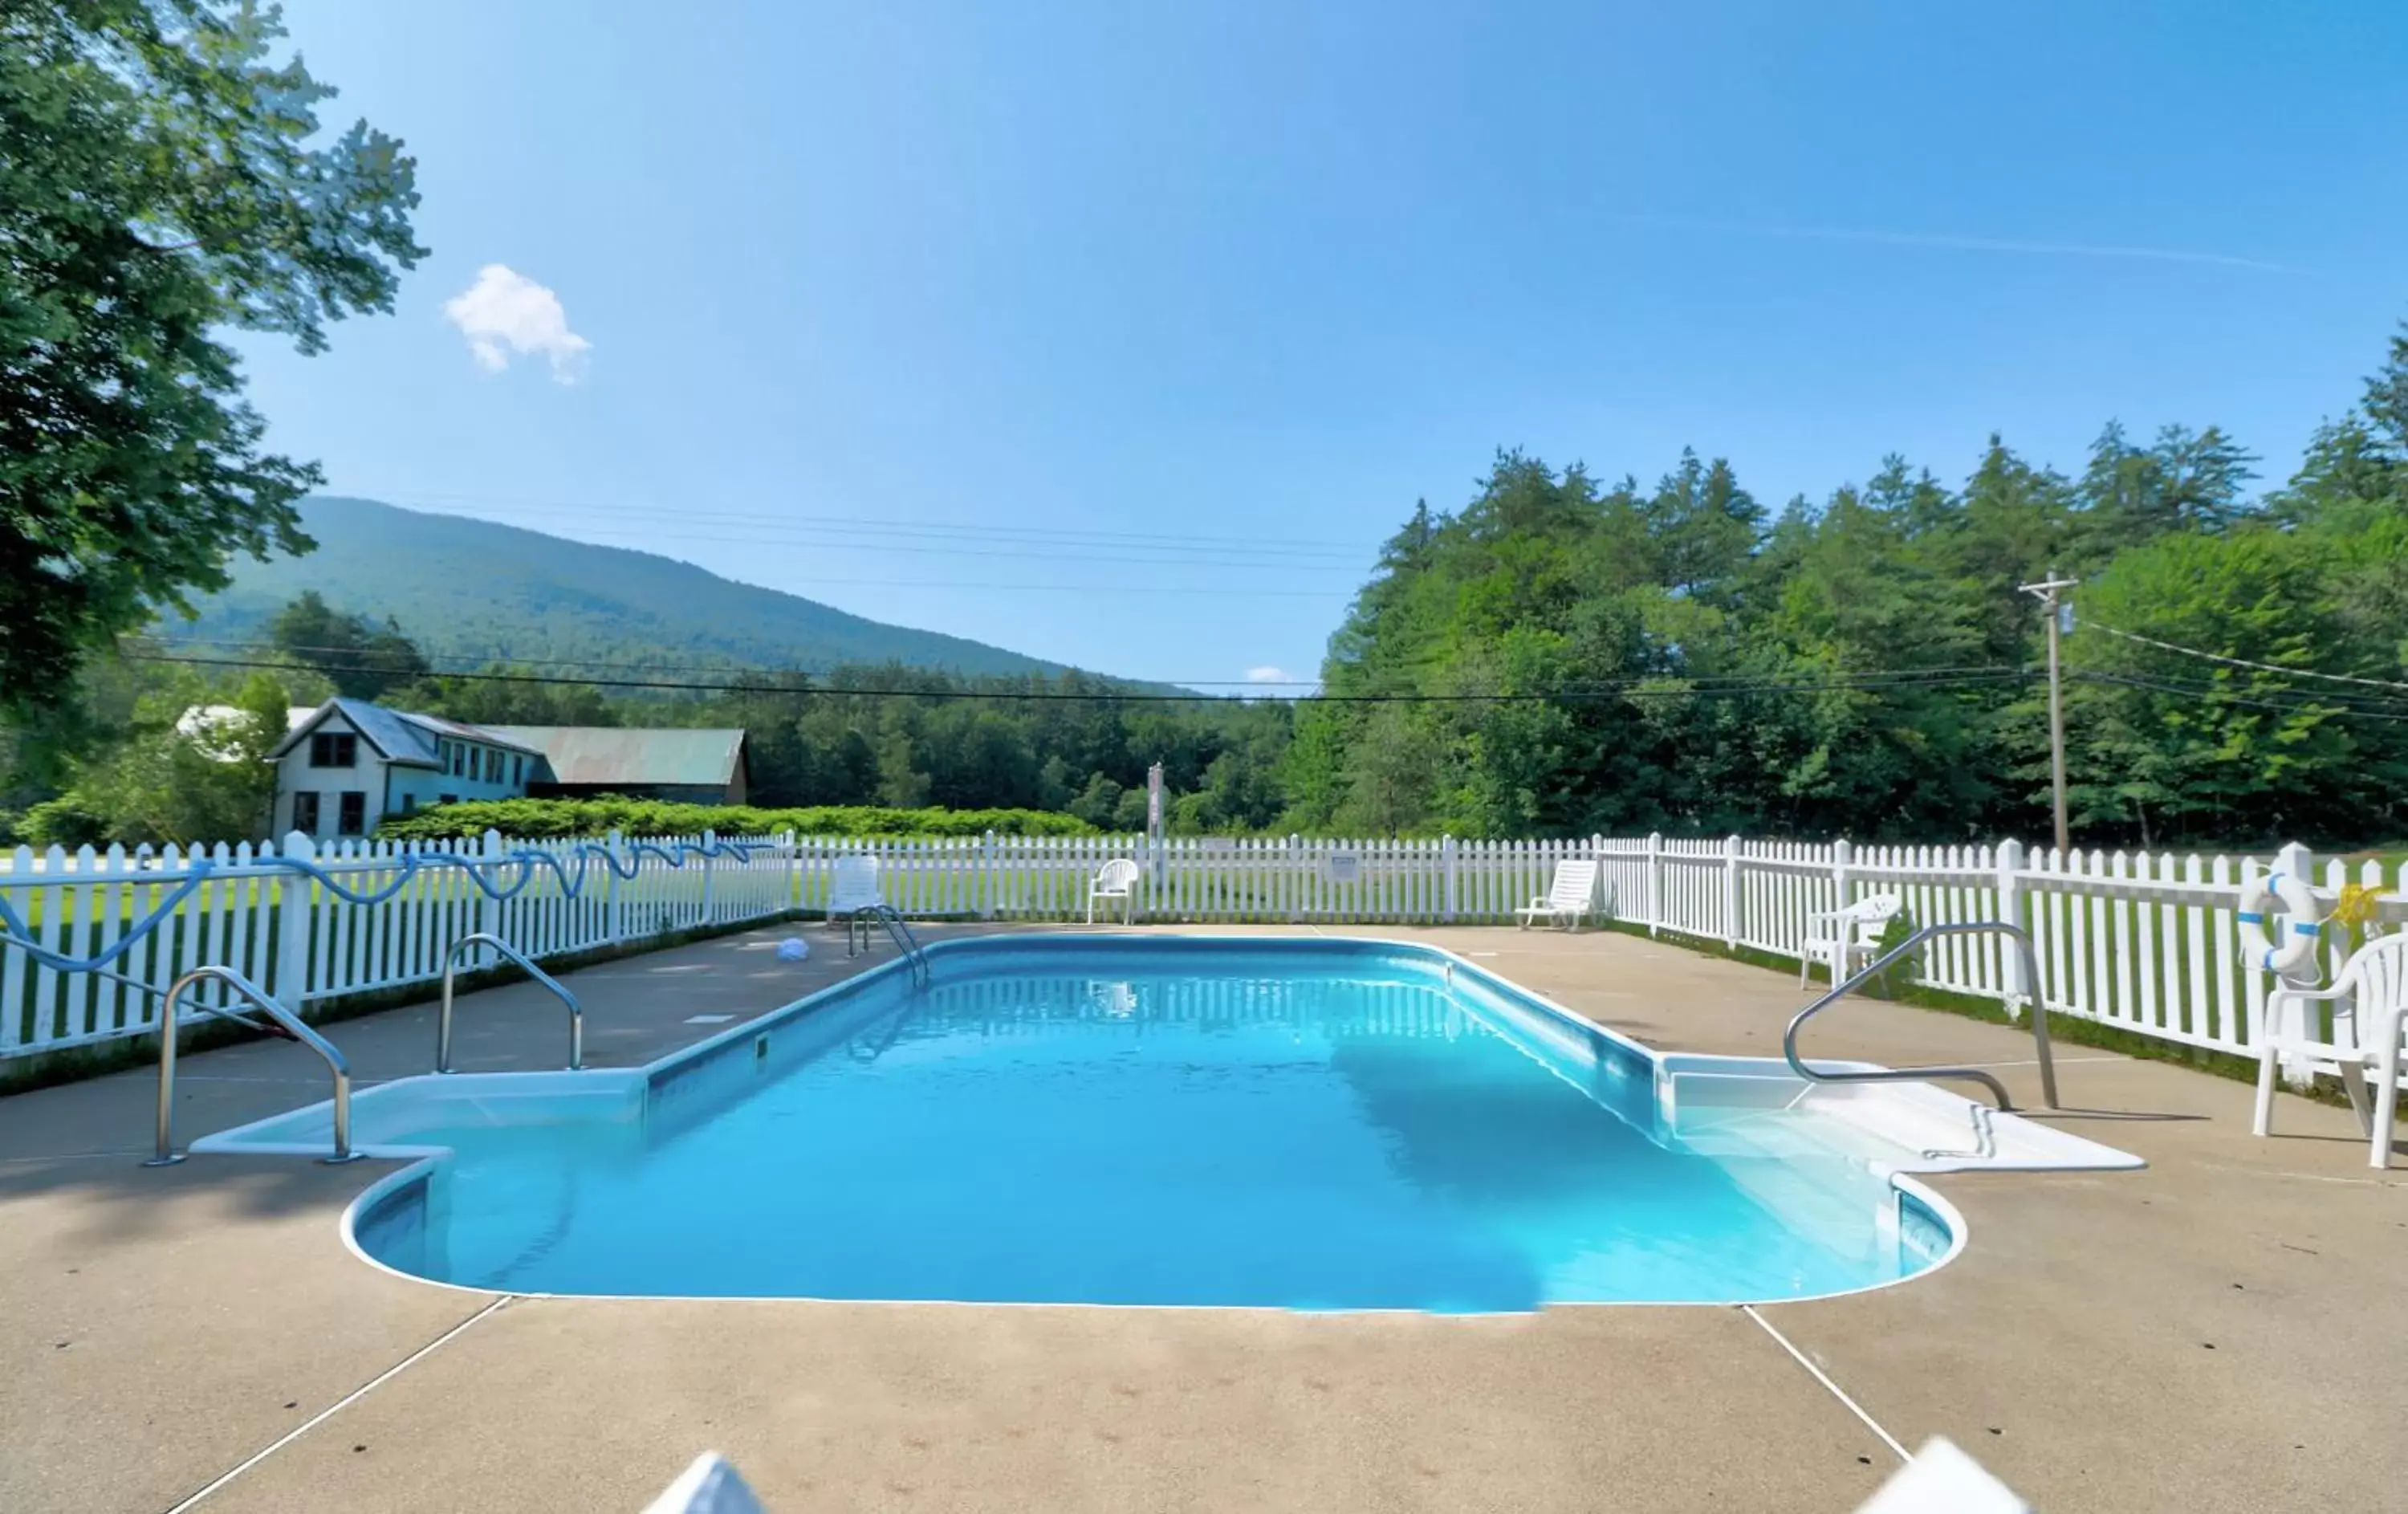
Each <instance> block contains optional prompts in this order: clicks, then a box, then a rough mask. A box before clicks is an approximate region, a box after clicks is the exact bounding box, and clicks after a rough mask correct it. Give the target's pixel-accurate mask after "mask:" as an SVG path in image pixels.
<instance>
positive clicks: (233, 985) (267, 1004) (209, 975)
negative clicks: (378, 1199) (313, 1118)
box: [142, 966, 359, 1167]
mask: <svg viewBox="0 0 2408 1514" xmlns="http://www.w3.org/2000/svg"><path fill="white" fill-rule="evenodd" d="M212 979H213V980H215V981H217V982H219V983H222V984H224V985H225V986H226V987H227V988H230V989H232V990H233V991H234V992H236V993H237V994H240V995H241V996H242V997H243V998H245V999H247V1000H249V1001H251V1003H252V1004H254V1005H256V1006H257V1007H258V1008H259V1009H260V1010H261V1011H263V1012H264V1013H265V1015H266V1016H267V1017H268V1018H269V1019H270V1020H271V1021H273V1022H274V1024H273V1025H262V1024H260V1023H259V1022H258V1021H257V1020H254V1019H251V1018H249V1017H245V1016H242V1015H237V1014H236V1013H235V1012H234V1011H233V1010H231V1009H227V1008H224V1007H223V1006H222V1005H218V1004H202V1005H200V1006H199V1007H200V1008H201V1009H202V1010H204V1011H206V1012H208V1014H211V1015H215V1016H218V1017H221V1018H223V1019H229V1020H232V1021H234V1022H235V1023H236V1024H237V1025H248V1026H250V1027H251V1029H252V1030H254V1031H269V1032H270V1033H271V1034H277V1033H280V1034H282V1035H284V1036H285V1037H286V1038H288V1039H290V1040H294V1041H298V1042H300V1043H301V1044H302V1045H305V1046H308V1048H309V1049H310V1050H311V1051H314V1052H316V1053H317V1054H318V1055H319V1056H321V1057H322V1058H324V1059H325V1060H326V1069H327V1071H329V1072H331V1073H332V1074H334V1075H335V1151H334V1155H332V1156H330V1157H326V1158H324V1159H322V1160H324V1161H329V1162H337V1161H358V1160H359V1153H358V1152H356V1151H353V1150H352V1149H351V1063H350V1062H349V1061H347V1060H344V1058H343V1054H342V1053H341V1052H340V1051H338V1050H337V1049H336V1047H335V1044H334V1043H333V1042H331V1041H329V1040H327V1039H326V1038H325V1037H324V1036H322V1035H320V1034H319V1033H318V1032H317V1031H313V1030H311V1029H309V1027H308V1025H306V1024H304V1023H303V1022H302V1019H301V1017H300V1016H298V1015H295V1014H294V1013H292V1012H291V1011H290V1010H287V1009H286V1008H284V1007H283V1006H282V1005H280V1004H279V1003H278V1002H276V1001H275V1000H273V999H270V998H269V997H267V994H266V993H265V990H263V989H262V988H260V987H259V986H258V985H257V984H255V983H253V982H251V980H250V979H249V978H246V977H244V976H243V975H242V974H241V973H237V972H236V971H235V970H234V969H233V968H230V967H216V966H211V967H196V968H194V969H193V971H191V972H190V973H185V974H184V975H183V976H182V977H180V978H178V979H177V980H176V982H175V984H174V986H173V987H171V988H168V990H167V1002H166V1004H165V1007H163V1008H162V1009H161V1010H160V1011H159V1015H160V1020H159V1023H160V1026H161V1033H160V1036H159V1140H158V1148H157V1149H156V1150H155V1151H154V1152H153V1153H152V1154H151V1157H150V1161H146V1162H144V1163H143V1164H142V1165H143V1166H145V1167H169V1166H173V1165H174V1164H175V1163H177V1162H179V1161H183V1160H184V1155H183V1153H182V1152H180V1151H178V1150H177V1149H176V1131H175V1122H176V1030H175V1027H176V1008H177V1006H178V1005H179V1003H180V1002H182V1001H183V997H184V993H185V990H187V989H189V988H192V987H193V985H194V984H196V983H201V982H205V981H208V980H212Z"/></svg>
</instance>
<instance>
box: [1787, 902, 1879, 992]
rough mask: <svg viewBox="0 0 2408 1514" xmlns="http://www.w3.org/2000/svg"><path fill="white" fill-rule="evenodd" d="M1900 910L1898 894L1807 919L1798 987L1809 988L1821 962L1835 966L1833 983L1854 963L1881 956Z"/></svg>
mask: <svg viewBox="0 0 2408 1514" xmlns="http://www.w3.org/2000/svg"><path fill="white" fill-rule="evenodd" d="M1899 908H1900V905H1899V897H1898V896H1897V895H1896V894H1867V895H1866V896H1865V897H1864V898H1862V899H1859V900H1857V901H1856V902H1855V903H1853V904H1851V905H1849V906H1848V907H1847V908H1845V909H1837V910H1827V911H1824V912H1823V913H1821V914H1819V915H1809V916H1806V940H1805V942H1804V943H1803V944H1801V945H1800V946H1799V951H1798V987H1799V988H1804V987H1806V978H1807V975H1808V974H1809V973H1813V971H1814V964H1815V963H1817V962H1828V963H1830V964H1831V981H1832V982H1833V983H1837V982H1839V981H1840V980H1841V979H1842V978H1844V977H1846V976H1847V975H1848V973H1849V964H1850V963H1852V962H1854V961H1856V959H1859V958H1861V959H1864V960H1866V961H1868V962H1870V961H1871V960H1872V959H1874V958H1875V957H1877V956H1879V955H1880V954H1881V939H1882V932H1883V931H1885V930H1888V929H1889V922H1890V921H1891V920H1893V919H1895V918H1897V917H1898V912H1899Z"/></svg>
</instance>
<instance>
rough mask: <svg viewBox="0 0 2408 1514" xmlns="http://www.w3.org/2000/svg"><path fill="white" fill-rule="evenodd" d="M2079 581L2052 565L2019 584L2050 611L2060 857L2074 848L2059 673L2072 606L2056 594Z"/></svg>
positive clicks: (2051, 761) (2051, 755)
mask: <svg viewBox="0 0 2408 1514" xmlns="http://www.w3.org/2000/svg"><path fill="white" fill-rule="evenodd" d="M2078 582H2079V580H2076V579H2071V578H2058V577H2057V571H2056V570H2054V569H2051V570H2049V576H2048V577H2047V578H2046V579H2044V580H2042V582H2040V583H2038V584H2022V585H2019V586H2020V587H2021V588H2022V590H2023V592H2025V593H2026V594H2028V595H2030V596H2031V597H2032V598H2036V599H2038V600H2039V601H2040V603H2041V609H2042V611H2043V612H2044V613H2046V614H2047V615H2048V769H2049V779H2050V782H2051V784H2052V786H2054V788H2055V790H2056V795H2057V855H2059V856H2060V857H2061V856H2064V855H2065V854H2067V853H2069V852H2071V851H2072V850H2073V838H2072V836H2071V834H2069V833H2068V832H2067V830H2066V829H2065V687H2064V683H2063V680H2062V679H2060V678H2059V677H2058V675H2057V636H2058V633H2059V632H2061V631H2062V630H2063V629H2064V623H2065V621H2066V620H2067V619H2069V618H2070V617H2071V612H2072V610H2073V606H2072V605H2071V604H2070V603H2068V604H2062V605H2061V604H2060V602H2059V601H2058V599H2057V595H2058V594H2059V593H2061V592H2062V591H2064V590H2066V589H2070V588H2072V587H2074V586H2075V584H2077V583H2078Z"/></svg>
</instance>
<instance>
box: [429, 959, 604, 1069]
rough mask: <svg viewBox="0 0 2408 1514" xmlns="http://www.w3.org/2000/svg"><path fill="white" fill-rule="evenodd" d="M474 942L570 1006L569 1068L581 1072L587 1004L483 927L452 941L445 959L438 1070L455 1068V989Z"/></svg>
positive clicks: (437, 1034) (437, 1028)
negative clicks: (463, 959) (463, 958)
mask: <svg viewBox="0 0 2408 1514" xmlns="http://www.w3.org/2000/svg"><path fill="white" fill-rule="evenodd" d="M471 946H491V947H492V948H494V950H495V951H497V952H499V953H501V954H502V956H503V957H505V958H507V959H509V961H511V962H512V963H514V964H516V965H517V966H518V968H519V969H520V971H522V972H523V973H526V975H527V976H528V977H531V978H533V979H535V980H536V981H537V982H538V983H540V984H542V985H543V986H544V987H545V988H549V989H551V990H552V997H554V998H556V999H558V1000H559V1001H560V1002H562V1003H564V1004H566V1005H567V1006H568V1070H569V1071H570V1072H572V1073H575V1072H581V1071H582V1070H583V1069H584V1066H585V1006H584V1005H582V1004H581V1003H579V1002H577V996H576V995H575V994H573V993H570V992H569V991H568V990H567V989H566V988H563V987H561V983H560V980H559V979H558V978H555V977H553V976H552V974H551V973H547V972H545V971H544V970H543V969H542V968H539V967H538V966H536V965H535V959H533V958H531V957H529V956H527V954H526V953H524V952H523V951H521V950H519V949H518V948H517V947H516V946H513V945H511V944H509V942H507V941H504V940H503V939H502V938H501V937H499V936H497V935H495V934H493V933H492V932H491V931H487V930H480V931H478V932H477V933H476V934H474V935H469V936H462V937H461V938H460V939H459V940H457V941H455V942H453V943H452V950H451V951H450V952H449V953H448V954H446V955H445V957H444V959H443V1007H442V1008H441V1009H440V1010H438V1011H437V1014H436V1017H435V1070H436V1071H437V1072H438V1073H448V1072H450V1071H452V989H453V988H454V987H455V986H456V984H457V980H458V978H459V976H460V954H461V953H463V952H465V951H466V950H467V949H468V948H469V947H471Z"/></svg>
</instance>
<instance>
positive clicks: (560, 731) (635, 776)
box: [489, 726, 744, 788]
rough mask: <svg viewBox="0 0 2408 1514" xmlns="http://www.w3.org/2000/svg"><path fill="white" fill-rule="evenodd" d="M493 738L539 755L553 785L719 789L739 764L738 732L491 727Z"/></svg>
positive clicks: (741, 740)
mask: <svg viewBox="0 0 2408 1514" xmlns="http://www.w3.org/2000/svg"><path fill="white" fill-rule="evenodd" d="M489 729H491V730H492V731H493V732H494V733H495V735H497V736H503V737H507V738H509V740H511V741H514V742H519V743H524V744H525V745H527V746H528V747H531V748H533V749H535V750H537V751H540V752H541V753H542V754H543V755H544V757H545V758H546V759H547V760H548V761H550V762H551V764H552V781H553V782H554V783H561V784H575V785H579V786H601V787H608V786H610V785H613V784H628V785H637V784H643V785H655V784H657V785H671V784H674V785H679V786H687V787H711V788H719V787H724V786H726V785H728V784H729V783H731V782H733V781H734V780H735V777H736V774H737V772H738V764H739V763H741V762H742V761H743V760H744V732H743V730H742V729H741V728H730V729H725V730H637V729H626V728H619V727H613V726H493V727H489Z"/></svg>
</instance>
